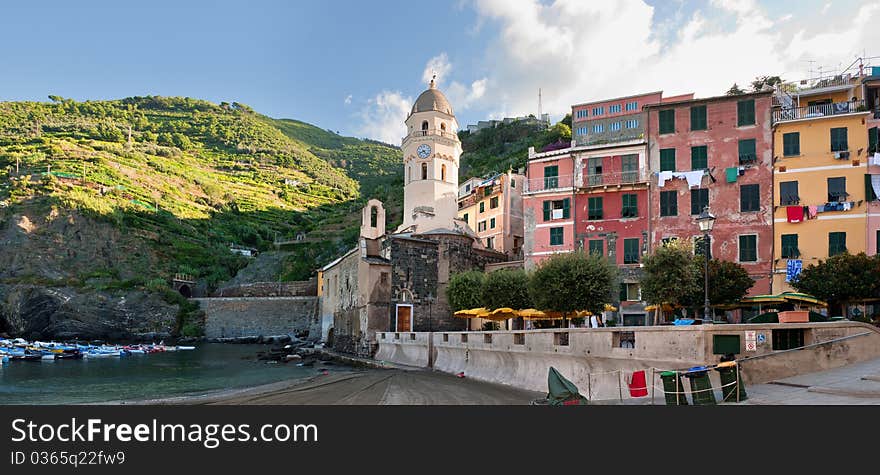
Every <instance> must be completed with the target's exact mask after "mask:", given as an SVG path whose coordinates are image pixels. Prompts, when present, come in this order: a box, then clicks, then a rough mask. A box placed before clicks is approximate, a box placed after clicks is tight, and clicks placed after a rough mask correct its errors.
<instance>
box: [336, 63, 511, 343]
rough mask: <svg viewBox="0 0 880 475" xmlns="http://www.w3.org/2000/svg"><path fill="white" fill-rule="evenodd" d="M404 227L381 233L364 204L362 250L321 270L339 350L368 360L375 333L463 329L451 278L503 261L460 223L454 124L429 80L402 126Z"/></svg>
mask: <svg viewBox="0 0 880 475" xmlns="http://www.w3.org/2000/svg"><path fill="white" fill-rule="evenodd" d="M406 127H407V135H406V137H404V139H403V143H402V145H401V151H402V152H403V172H404V198H403V213H404V214H403V223H402V224H401V225H400V226H399V227H398V228H397V229H396V230H395V231H394V232H393V233H390V234H389V233H386V232H385V210H384V207H383V206H382V203H381V202H379V201H378V200H370V202H368V203H367V205H366V206H365V207H364V210H363V213H362V225H361V232H360V242H359V245H358V247H357V248H355V249H352V250H351V251H349V252H348V253H347V254H345V255H344V256H342V257H341V258H339V259H337V260H335V261H333V262H331V263H330V264H328V265H326V266H325V267H324V268H322V269H321V279H322V283H323V289H324V291H323V295H322V298H321V315H322V333H323V336H324V339H325V341H326V342H327V344H328V345H329V346H332V347H333V348H334V349H336V350H338V351H344V352H348V353H356V354H360V355H365V356H371V355H372V354H373V353H374V352H375V345H376V332H378V331H398V332H409V331H454V330H464V329H465V328H466V323H467V321H466V320H462V319H458V318H455V317H454V316H453V315H452V311H451V310H450V308H449V304H448V302H447V300H446V287H447V285H448V283H449V277H450V276H451V275H452V274H455V273H457V272H463V271H466V270H470V269H480V270H482V269H484V268H485V266H486V264H490V263H496V262H503V261H505V260H507V256H505V255H504V254H502V253H500V252H497V251H493V250H491V249H488V248H486V247H485V245H484V244H483V243H482V242H481V241H480V239H479V238H478V237H477V236H476V234H475V233H474V232H473V231H472V230H471V229H470V228H469V227H468V225H467V223H466V222H465V221H464V220H463V219H460V218H459V217H458V216H457V215H458V200H457V198H458V167H459V157H460V156H461V142H460V141H459V139H458V135H457V133H456V131H457V130H458V122H457V121H456V119H455V114H454V112H453V110H452V106H451V105H450V104H449V101H448V100H447V99H446V96H444V95H443V93H442V92H440V90H439V89H437V87H436V85H435V82H434V80H432V81H431V84H430V86H429V88H428V89H427V90H426V91H424V92H423V93H422V94H421V95H419V97H418V99H416V101H415V104H413V107H412V110H411V111H410V114H409V116H408V117H407V119H406Z"/></svg>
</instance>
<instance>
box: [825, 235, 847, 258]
mask: <svg viewBox="0 0 880 475" xmlns="http://www.w3.org/2000/svg"><path fill="white" fill-rule="evenodd" d="M844 252H846V233H828V257H831V256H836V255H838V254H843V253H844Z"/></svg>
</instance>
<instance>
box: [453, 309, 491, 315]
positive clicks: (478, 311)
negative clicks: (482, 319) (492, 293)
mask: <svg viewBox="0 0 880 475" xmlns="http://www.w3.org/2000/svg"><path fill="white" fill-rule="evenodd" d="M488 311H489V310H488V309H486V308H483V307H480V308H471V309H468V310H459V311H457V312H455V313H454V314H453V315H455V316H456V317H458V318H476V317H479V316H480V314H481V313H487V312H488Z"/></svg>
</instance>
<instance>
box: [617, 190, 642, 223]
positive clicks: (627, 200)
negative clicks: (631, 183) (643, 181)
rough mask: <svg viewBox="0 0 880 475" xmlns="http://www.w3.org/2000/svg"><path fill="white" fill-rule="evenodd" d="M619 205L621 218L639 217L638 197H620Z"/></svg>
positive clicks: (630, 195) (629, 195)
mask: <svg viewBox="0 0 880 475" xmlns="http://www.w3.org/2000/svg"><path fill="white" fill-rule="evenodd" d="M621 205H622V206H621V212H620V216H621V217H622V218H635V217H637V216H638V215H639V205H638V195H635V194H630V193H627V194H625V195H622V203H621Z"/></svg>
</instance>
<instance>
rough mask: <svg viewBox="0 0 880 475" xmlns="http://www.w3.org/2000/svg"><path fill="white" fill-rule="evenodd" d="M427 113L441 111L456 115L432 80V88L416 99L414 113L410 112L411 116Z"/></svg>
mask: <svg viewBox="0 0 880 475" xmlns="http://www.w3.org/2000/svg"><path fill="white" fill-rule="evenodd" d="M427 111H439V112H443V113H444V114H449V115H455V113H454V112H453V111H452V106H451V105H449V101H448V100H447V99H446V96H444V95H443V93H442V92H440V90H439V89H437V86H436V85H435V84H434V80H433V79H431V85H430V87H428V89H427V90H426V91H425V92H423V93H421V94H419V97H418V99H416V102H415V104H413V108H412V112H410V114H415V113H416V112H427Z"/></svg>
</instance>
